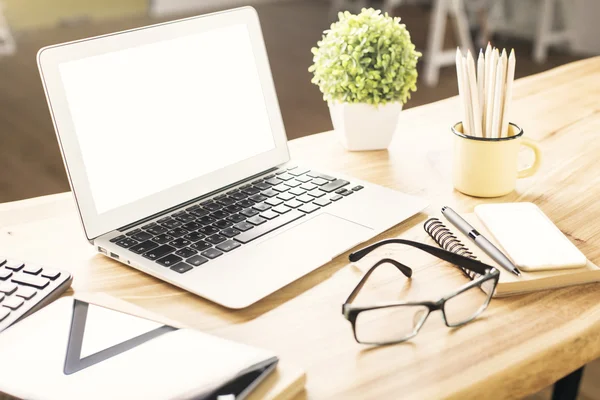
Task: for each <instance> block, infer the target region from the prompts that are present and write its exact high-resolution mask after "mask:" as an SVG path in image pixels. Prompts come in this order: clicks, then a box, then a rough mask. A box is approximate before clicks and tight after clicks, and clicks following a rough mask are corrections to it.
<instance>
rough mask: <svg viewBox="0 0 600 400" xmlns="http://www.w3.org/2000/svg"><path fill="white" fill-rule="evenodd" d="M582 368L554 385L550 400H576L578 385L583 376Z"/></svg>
mask: <svg viewBox="0 0 600 400" xmlns="http://www.w3.org/2000/svg"><path fill="white" fill-rule="evenodd" d="M583 368H584V367H581V368H579V369H578V370H576V371H573V372H571V373H570V374H569V375H567V376H565V377H564V378H562V379H561V380H559V381H557V382H556V383H555V384H554V390H553V391H552V400H577V394H578V393H579V384H580V382H581V377H582V376H583Z"/></svg>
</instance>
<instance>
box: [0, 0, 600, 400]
mask: <svg viewBox="0 0 600 400" xmlns="http://www.w3.org/2000/svg"><path fill="white" fill-rule="evenodd" d="M257 9H258V12H259V15H260V17H261V21H262V25H263V30H264V36H265V41H266V44H267V49H268V52H269V56H270V61H271V66H272V70H273V75H274V80H275V85H276V88H277V92H278V96H279V101H280V104H281V110H282V113H283V119H284V122H285V126H286V130H287V133H288V137H289V138H290V139H293V138H297V137H301V136H305V135H309V134H313V133H317V132H321V131H324V130H329V129H331V121H330V117H329V113H328V110H327V106H326V104H325V103H324V102H323V100H322V97H321V94H320V93H319V91H318V89H317V88H316V87H315V86H313V85H312V84H311V83H310V78H311V76H310V74H309V73H308V71H307V69H308V67H309V65H310V64H311V58H312V57H311V53H310V48H311V47H312V46H314V45H315V44H316V42H317V41H318V40H319V39H320V37H321V33H322V31H323V30H324V29H326V28H327V27H328V25H329V23H330V21H329V20H328V11H329V10H328V4H327V3H326V2H323V1H322V0H290V1H288V2H285V3H280V4H264V5H260V6H257ZM396 14H397V15H399V16H401V17H402V19H403V22H404V23H406V25H407V27H408V29H409V30H410V32H411V35H412V38H413V41H414V42H415V43H416V44H417V47H418V48H423V47H424V45H425V40H426V33H427V32H426V27H427V25H428V19H429V10H428V9H427V8H426V7H418V6H403V7H401V8H399V9H398V10H396ZM159 21H160V20H158V19H153V18H150V17H148V16H138V17H130V18H126V19H122V20H117V21H102V22H89V21H88V22H86V21H80V22H79V23H76V24H71V25H66V26H61V27H57V28H54V29H49V30H43V31H34V32H18V33H17V35H16V38H17V44H18V52H17V54H16V55H14V56H12V57H5V58H0V143H1V149H2V150H1V151H2V153H1V154H2V156H1V157H0V171H1V172H0V188H1V189H0V202H6V201H13V200H19V199H24V198H28V197H34V196H40V195H45V194H51V193H57V192H62V191H66V190H69V186H68V183H67V179H66V176H65V172H64V167H63V164H62V160H61V156H60V153H59V151H58V146H57V143H56V138H55V134H54V129H53V126H52V122H51V120H50V117H49V114H48V109H47V105H46V101H45V97H44V93H43V91H42V87H41V85H40V81H39V76H38V72H37V66H36V63H35V55H36V52H37V50H38V49H39V48H41V47H43V46H45V45H48V44H54V43H59V42H64V41H69V40H74V39H78V38H83V37H88V36H93V35H98V34H103V33H107V32H114V31H118V30H123V29H128V28H132V27H138V26H143V25H148V24H151V23H156V22H159ZM449 29H450V28H449ZM494 39H495V45H497V46H498V47H504V46H506V47H514V48H515V50H516V52H517V54H518V55H520V57H519V65H518V68H517V76H518V77H522V76H526V75H530V74H533V73H538V72H541V71H544V70H546V69H550V68H553V67H555V66H558V65H561V64H564V63H567V62H571V61H575V60H577V59H580V58H581V57H577V56H573V55H567V54H565V53H563V52H560V51H555V52H552V53H551V55H550V57H549V59H548V61H547V62H546V63H544V64H541V65H538V64H535V63H533V61H531V60H530V58H529V55H530V54H531V45H530V44H529V43H526V42H523V41H516V40H509V39H508V38H494ZM454 43H455V42H454V39H453V35H452V32H450V30H449V31H448V34H447V40H446V46H447V47H448V48H451V47H453V46H454V45H455V44H454ZM456 94H457V85H456V77H455V70H454V68H453V67H447V68H444V69H443V70H442V71H441V76H440V84H439V85H438V86H437V87H435V88H430V87H426V86H425V85H424V84H423V83H422V82H419V84H418V91H417V92H416V93H414V94H413V96H412V99H411V100H410V101H409V102H408V104H407V105H406V106H405V108H410V107H415V106H418V105H421V104H426V103H430V102H432V101H437V100H441V99H444V98H447V97H450V96H454V95H456ZM590 375H591V376H590ZM598 376H600V365H596V364H593V365H591V366H590V367H589V368H588V370H587V372H586V375H585V377H584V385H583V387H582V394H581V396H580V398H581V399H586V400H588V399H590V400H591V399H600V388H599V387H597V386H598V385H597V384H596V383H595V381H597V380H598V379H594V378H595V377H598ZM547 398H549V389H548V390H545V391H543V392H540V393H539V394H537V395H535V396H532V397H531V399H540V400H541V399H547Z"/></svg>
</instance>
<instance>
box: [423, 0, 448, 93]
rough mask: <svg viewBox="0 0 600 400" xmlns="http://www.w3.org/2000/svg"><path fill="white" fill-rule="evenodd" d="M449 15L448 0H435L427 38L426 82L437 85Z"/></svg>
mask: <svg viewBox="0 0 600 400" xmlns="http://www.w3.org/2000/svg"><path fill="white" fill-rule="evenodd" d="M447 15H448V0H435V1H434V3H433V10H432V11H431V20H430V22H429V34H428V38H427V54H426V56H425V74H424V79H425V84H426V85H428V86H434V85H437V83H438V80H439V77H440V63H439V61H438V59H439V57H440V55H441V54H442V53H443V46H444V33H445V32H446V17H447Z"/></svg>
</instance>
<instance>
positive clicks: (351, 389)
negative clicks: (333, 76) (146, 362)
mask: <svg viewBox="0 0 600 400" xmlns="http://www.w3.org/2000/svg"><path fill="white" fill-rule="evenodd" d="M599 98H600V58H595V59H590V60H587V61H582V62H578V63H575V64H572V65H567V66H564V67H561V68H558V69H555V70H552V71H550V72H547V73H544V74H542V75H538V76H533V77H530V78H526V79H523V80H520V81H518V82H517V84H516V88H515V103H514V104H515V107H514V122H516V123H517V124H519V125H521V126H522V127H523V128H524V129H525V134H526V135H527V136H528V137H530V138H533V139H535V140H538V141H539V142H540V145H541V147H542V149H543V152H544V157H545V160H544V163H543V166H542V167H541V170H540V172H539V173H538V175H536V176H535V177H532V178H528V179H524V180H520V181H519V182H518V185H517V189H516V191H515V192H513V193H511V194H509V195H507V196H505V197H503V198H501V199H495V200H481V199H475V198H470V197H466V196H464V195H462V194H460V193H457V192H455V191H453V189H452V184H451V178H450V174H451V171H450V157H451V151H450V150H451V134H450V131H449V129H450V126H451V125H452V124H453V123H454V122H456V121H457V120H458V119H459V102H458V100H457V98H452V99H448V100H444V101H441V102H438V103H434V104H430V105H427V106H424V107H419V108H416V109H411V110H408V111H404V112H403V113H402V122H401V128H400V132H399V135H398V137H397V138H396V140H395V142H394V143H393V145H392V147H390V149H389V151H379V152H364V153H349V152H346V151H344V150H343V149H342V148H341V147H340V146H339V145H338V144H337V142H336V141H335V138H334V137H333V136H332V134H331V133H324V134H320V135H314V136H310V137H306V138H303V139H299V140H294V141H292V142H291V143H290V147H291V150H292V154H293V156H294V158H296V159H298V160H299V161H302V160H304V161H306V162H308V163H310V165H322V166H324V167H327V168H331V169H337V170H342V171H344V172H345V173H348V174H350V175H354V176H357V177H359V178H361V179H365V180H368V181H372V182H376V183H379V184H381V185H385V186H389V187H392V188H395V189H398V190H401V191H404V192H407V193H412V194H416V195H420V196H424V197H426V198H428V199H429V200H430V202H431V204H432V206H431V207H430V209H429V210H428V211H429V212H430V213H432V214H433V213H438V212H439V209H440V206H441V205H443V204H445V205H449V206H452V207H454V208H455V209H456V210H457V211H459V212H468V211H471V210H472V208H473V206H475V205H476V204H479V203H483V202H486V201H490V202H491V201H495V202H497V201H532V202H534V203H536V204H538V205H539V206H540V207H541V208H542V209H543V210H544V212H546V213H547V214H548V216H549V217H550V218H551V219H552V220H553V221H554V222H555V223H556V224H557V225H558V226H559V227H560V228H561V229H562V230H563V232H565V233H566V234H567V235H568V236H569V237H570V238H571V240H573V241H574V242H575V243H576V244H577V245H578V246H579V248H580V249H581V250H582V251H583V252H584V253H585V254H586V255H587V256H588V258H590V259H591V260H592V261H593V262H594V263H596V264H598V263H600V225H599V223H598V221H600V201H598V199H599V198H600V166H599V164H598V159H599V157H600V137H599V133H600V106H599V105H598V104H599V103H598V99H599ZM391 206H392V205H391ZM424 219H425V215H420V216H417V217H414V218H412V219H411V220H409V221H407V222H405V223H403V224H401V225H400V226H397V227H395V228H394V229H392V230H391V231H389V232H387V233H385V234H384V235H381V236H380V237H379V238H377V239H381V238H382V237H391V236H398V235H402V234H404V233H405V231H407V230H408V229H409V228H411V227H413V226H414V225H415V224H418V223H422V222H423V221H424ZM0 248H2V249H3V250H4V252H6V253H7V255H11V256H15V257H22V258H24V259H28V260H31V261H34V262H40V263H44V264H49V265H56V266H59V267H62V268H67V269H69V270H71V271H72V272H73V273H74V276H75V282H74V284H73V288H74V290H75V291H76V292H86V291H88V292H106V293H108V294H110V295H112V296H116V297H118V298H120V299H123V300H127V301H129V302H132V303H134V304H135V305H137V306H139V307H142V308H144V309H146V310H148V311H151V312H155V313H158V314H162V315H165V316H167V317H169V318H171V319H174V320H178V321H182V322H183V323H185V324H187V325H190V326H193V327H196V328H199V329H202V330H204V331H207V332H211V333H214V334H217V335H221V336H224V337H227V338H230V339H234V340H239V341H242V342H245V343H248V344H252V345H257V346H262V347H266V348H269V349H272V350H273V351H275V352H276V353H278V354H279V355H281V356H282V357H283V358H284V359H286V360H288V361H289V362H292V363H294V364H296V365H298V366H300V367H302V368H304V369H305V371H306V372H307V378H308V381H307V386H306V388H307V391H306V396H307V397H309V398H318V399H322V398H330V397H336V398H344V399H348V398H357V399H366V398H374V399H375V398H376V399H382V398H403V399H406V398H415V399H425V398H440V397H450V398H457V399H465V398H476V399H484V398H513V397H520V396H523V395H526V394H529V393H533V392H535V391H538V390H540V389H542V388H544V387H545V386H548V385H550V384H551V383H552V382H554V381H556V380H557V379H559V378H561V377H563V376H565V375H566V374H568V373H569V372H571V371H573V370H575V369H577V368H579V367H581V366H582V365H584V364H585V363H587V362H589V361H592V360H593V359H595V358H597V357H598V356H600V290H598V289H600V286H599V285H597V284H590V285H585V286H579V287H573V288H566V289H561V290H555V291H548V292H540V293H534V294H530V295H524V296H518V297H512V298H508V299H499V300H494V301H492V303H491V305H490V308H489V309H488V310H487V311H486V313H485V314H484V316H482V318H481V319H480V320H477V321H476V322H473V323H471V324H469V325H467V326H465V327H463V328H461V329H457V330H449V329H447V328H446V327H445V326H444V325H443V324H442V322H441V318H440V316H439V315H433V316H432V317H430V319H429V320H428V321H427V324H426V325H425V326H424V328H423V330H422V331H421V332H420V333H419V335H418V336H417V337H416V338H415V339H414V340H412V341H411V342H408V343H405V344H401V345H396V346H389V347H384V348H375V349H369V348H366V347H363V346H360V345H358V344H357V343H355V342H354V339H353V338H352V335H351V329H350V326H349V324H348V322H347V321H345V320H344V318H343V317H342V315H341V313H340V310H341V304H342V302H343V300H344V299H345V297H346V296H347V295H348V294H349V292H350V290H352V288H353V287H354V285H355V284H356V283H357V281H358V279H359V277H360V275H361V271H360V269H359V268H357V267H355V266H351V265H349V264H348V261H347V257H346V255H343V256H340V257H338V258H336V259H335V260H334V261H333V262H331V263H329V264H327V265H326V266H324V267H322V268H320V269H319V270H317V271H315V272H313V273H311V274H310V275H308V276H306V277H304V278H302V279H300V280H298V281H297V282H295V283H293V284H291V285H289V286H288V287H286V288H285V289H284V290H281V291H279V292H277V293H275V294H274V295H272V296H270V297H268V298H267V299H264V300H263V301H261V302H259V303H258V304H257V305H255V306H253V307H251V308H249V309H246V310H241V311H229V310H226V309H224V308H221V307H219V306H217V305H214V304H211V303H209V302H207V301H205V300H203V299H201V298H198V297H195V296H193V295H190V294H188V293H186V292H184V291H182V290H179V289H177V288H174V287H172V286H169V285H167V284H164V283H162V282H160V281H159V280H157V279H154V278H151V277H149V276H146V275H144V274H142V273H139V272H137V271H136V270H133V269H131V268H128V267H126V266H124V265H121V264H119V263H116V262H113V261H111V260H109V259H107V258H104V257H102V256H99V255H95V253H94V251H93V249H92V247H91V246H89V244H88V243H87V242H86V241H85V240H84V236H83V233H82V231H81V228H80V227H79V221H78V219H77V215H76V211H75V208H74V204H73V202H72V200H71V197H70V195H69V194H59V195H55V196H48V197H44V198H37V199H31V200H25V201H22V202H16V203H10V204H4V205H0ZM411 266H412V265H411ZM284 267H285V266H282V268H284ZM415 267H417V269H418V266H415ZM430 270H431V269H430ZM416 277H417V278H416V279H413V285H415V284H419V282H421V281H420V280H419V279H418V273H417V274H416ZM380 286H381V288H385V287H386V285H383V284H381V285H380ZM442 294H443V293H442Z"/></svg>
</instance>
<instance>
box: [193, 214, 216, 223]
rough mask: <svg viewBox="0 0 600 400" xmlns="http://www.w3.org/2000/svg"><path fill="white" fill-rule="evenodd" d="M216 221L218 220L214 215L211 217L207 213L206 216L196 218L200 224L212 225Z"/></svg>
mask: <svg viewBox="0 0 600 400" xmlns="http://www.w3.org/2000/svg"><path fill="white" fill-rule="evenodd" d="M215 221H216V219H214V218H213V217H211V216H209V215H205V216H204V217H202V218H198V219H197V220H196V222H198V223H199V224H202V225H210V224H212V223H213V222H215Z"/></svg>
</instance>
